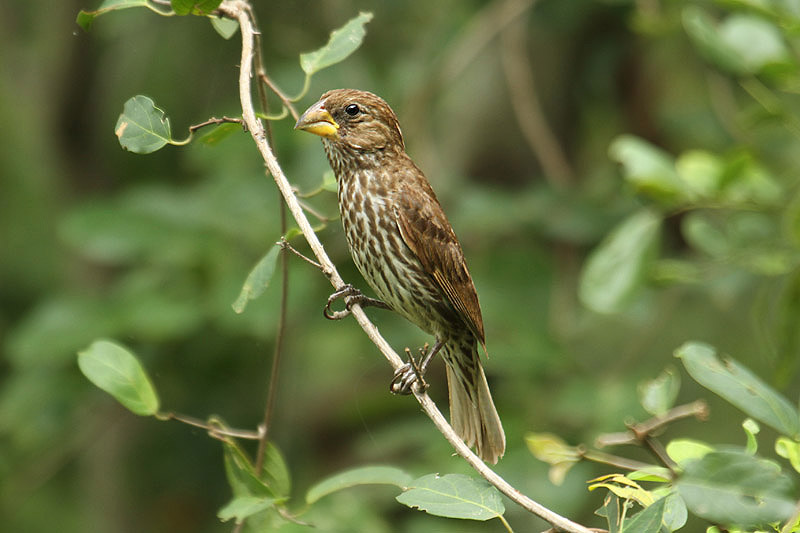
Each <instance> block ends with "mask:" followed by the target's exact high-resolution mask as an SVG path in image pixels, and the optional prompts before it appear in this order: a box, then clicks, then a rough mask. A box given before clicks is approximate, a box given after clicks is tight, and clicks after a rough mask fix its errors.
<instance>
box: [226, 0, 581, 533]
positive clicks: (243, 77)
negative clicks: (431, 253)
mask: <svg viewBox="0 0 800 533" xmlns="http://www.w3.org/2000/svg"><path fill="white" fill-rule="evenodd" d="M247 7H248V4H247V3H246V2H244V1H242V0H235V1H233V0H227V1H226V2H224V3H223V4H221V5H220V11H221V12H223V13H225V14H226V15H228V16H230V17H233V18H235V19H237V20H238V21H239V27H240V29H241V34H242V58H241V63H240V68H241V70H240V72H239V98H240V100H241V104H242V116H243V118H244V121H245V124H247V127H248V130H249V131H250V134H251V135H252V137H253V140H254V142H255V143H256V146H257V148H258V151H259V152H260V153H261V156H262V157H263V159H264V162H265V163H266V166H267V169H268V170H269V172H270V173H271V174H272V177H273V178H274V180H275V183H276V185H277V186H278V189H279V190H280V192H281V194H282V195H283V197H284V199H285V200H286V205H287V207H288V208H289V211H290V212H291V214H292V216H293V217H294V219H295V221H296V222H297V225H298V226H299V228H300V231H302V232H303V236H304V237H305V238H306V240H307V241H308V244H309V246H310V247H311V250H312V252H313V253H314V256H315V257H316V258H317V260H318V261H319V264H320V270H321V271H322V273H323V274H324V275H325V276H326V277H327V278H328V280H329V281H330V282H331V284H332V285H333V286H334V288H335V289H337V290H338V289H341V288H343V287H344V285H345V283H344V281H343V280H342V278H341V276H340V275H339V273H338V271H337V270H336V267H335V266H334V264H333V263H332V262H331V260H330V258H329V257H328V254H327V253H326V252H325V249H324V248H323V247H322V243H321V242H320V241H319V238H318V237H317V235H316V233H314V229H313V228H312V227H311V224H310V223H309V221H308V219H307V218H306V216H305V213H303V209H302V208H301V207H300V204H299V202H298V200H297V196H296V195H295V192H294V190H293V189H292V187H291V185H290V183H289V181H288V179H287V178H286V175H285V174H284V173H283V170H282V169H281V167H280V165H279V164H278V161H277V159H276V158H275V155H274V154H273V152H272V149H271V147H270V146H269V143H268V142H267V138H266V132H265V130H264V126H263V124H262V123H261V121H260V120H259V119H258V118H257V117H256V114H255V111H254V109H253V101H252V95H251V72H252V64H253V39H254V28H253V25H252V22H251V20H250V17H249V16H248V13H247ZM350 311H351V314H352V315H353V317H354V318H355V319H356V321H357V322H358V324H359V325H360V326H361V328H362V329H363V330H364V332H365V333H366V334H367V336H368V337H369V339H370V340H371V341H372V342H373V343H374V344H375V346H377V348H378V349H379V350H380V351H381V353H383V355H384V357H386V359H387V360H388V361H389V362H390V363H391V365H392V366H393V367H394V368H395V369H397V368H400V367H401V366H402V365H403V364H404V362H403V360H402V359H401V358H400V356H399V355H397V353H396V352H395V351H394V349H392V347H391V346H390V345H389V343H388V342H386V340H385V339H384V338H383V337H382V336H381V334H380V333H379V332H378V329H377V328H376V327H375V325H374V324H373V323H372V322H371V321H370V320H369V318H367V316H366V314H365V313H364V311H363V310H362V309H361V306H359V305H358V304H354V305H353V306H352V307H351V309H350ZM415 388H416V387H415ZM414 396H415V397H416V398H417V401H418V402H419V403H420V405H421V406H422V408H423V410H424V411H425V413H426V414H427V415H428V417H429V418H430V419H431V420H432V421H433V423H434V425H436V427H437V429H439V431H440V432H441V433H442V434H443V435H444V437H445V438H446V439H447V441H448V442H450V444H451V445H452V446H453V448H455V450H456V451H457V452H458V454H459V455H460V456H461V457H463V458H464V459H465V460H466V461H467V462H468V463H469V464H470V466H472V467H473V468H474V469H475V470H476V471H477V472H478V473H479V474H480V475H481V476H483V477H484V478H485V479H486V480H487V481H488V482H489V483H491V484H492V485H494V486H495V487H496V488H497V489H498V490H500V492H502V493H503V494H505V495H506V496H508V497H509V498H510V499H511V500H512V501H514V502H516V503H517V504H518V505H520V506H522V507H523V508H524V509H527V510H528V511H530V512H532V513H533V514H535V515H536V516H539V517H540V518H542V519H543V520H545V521H547V522H549V523H550V524H552V525H553V526H554V527H555V528H557V529H559V530H561V531H566V532H568V533H589V532H590V530H589V529H587V528H585V527H583V526H581V525H580V524H576V523H574V522H572V521H571V520H569V519H567V518H565V517H563V516H561V515H559V514H557V513H555V512H553V511H551V510H550V509H548V508H546V507H544V506H543V505H541V504H539V503H537V502H535V501H533V500H532V499H530V498H528V497H527V496H525V495H524V494H522V493H521V492H520V491H518V490H517V489H515V488H514V487H513V486H511V485H510V484H509V483H508V482H507V481H506V480H505V479H503V478H502V477H500V476H499V475H498V474H497V473H495V472H494V471H493V470H492V469H491V468H489V467H488V466H487V465H486V463H484V462H483V461H481V460H480V459H479V458H478V456H477V455H475V454H474V453H473V452H472V450H470V449H469V447H467V445H466V444H464V442H463V441H462V440H461V439H460V438H459V437H458V435H456V433H455V431H453V428H452V427H450V424H448V422H447V420H445V418H444V416H443V415H442V413H441V412H440V411H439V409H438V408H437V407H436V404H435V403H434V402H433V400H431V398H430V397H429V396H428V395H427V394H425V392H421V391H419V390H415V391H414Z"/></svg>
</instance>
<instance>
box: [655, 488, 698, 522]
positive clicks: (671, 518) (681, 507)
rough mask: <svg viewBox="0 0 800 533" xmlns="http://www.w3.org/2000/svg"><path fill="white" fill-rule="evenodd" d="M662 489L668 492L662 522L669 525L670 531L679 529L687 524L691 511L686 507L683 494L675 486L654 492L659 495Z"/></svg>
mask: <svg viewBox="0 0 800 533" xmlns="http://www.w3.org/2000/svg"><path fill="white" fill-rule="evenodd" d="M662 490H663V491H664V492H666V496H665V499H666V500H667V503H666V506H665V507H664V518H662V522H663V523H664V525H665V526H667V529H668V531H677V530H679V529H680V528H682V527H683V526H685V525H686V521H687V520H688V519H689V511H688V510H687V509H686V502H684V501H683V498H681V495H680V494H678V491H677V490H676V489H675V487H672V486H670V487H664V488H663V489H656V490H654V491H653V494H655V495H659V494H661V492H662Z"/></svg>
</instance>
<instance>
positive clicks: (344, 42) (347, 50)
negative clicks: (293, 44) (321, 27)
mask: <svg viewBox="0 0 800 533" xmlns="http://www.w3.org/2000/svg"><path fill="white" fill-rule="evenodd" d="M370 20H372V13H364V12H362V13H359V14H358V16H357V17H355V18H352V19H350V20H349V21H348V22H347V24H345V25H344V26H342V27H341V28H339V29H338V30H334V31H333V32H331V37H330V39H328V44H326V45H325V46H323V47H322V48H319V49H318V50H315V51H313V52H308V53H305V54H300V67H301V68H302V69H303V72H305V73H306V75H308V76H311V75H312V74H314V73H316V72H319V71H320V70H322V69H324V68H325V67H329V66H331V65H334V64H336V63H338V62H340V61H342V60H344V59H345V58H347V56H349V55H350V54H352V53H353V52H355V51H356V49H357V48H358V47H359V46H361V41H363V40H364V35H366V30H365V29H364V25H365V24H366V23H367V22H369V21H370Z"/></svg>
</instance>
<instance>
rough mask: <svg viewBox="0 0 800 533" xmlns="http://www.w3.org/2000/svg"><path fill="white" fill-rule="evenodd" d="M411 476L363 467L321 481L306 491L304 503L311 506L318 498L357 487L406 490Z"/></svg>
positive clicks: (387, 469) (384, 469)
mask: <svg viewBox="0 0 800 533" xmlns="http://www.w3.org/2000/svg"><path fill="white" fill-rule="evenodd" d="M410 483H411V476H410V475H408V474H407V473H405V472H403V471H402V470H400V469H399V468H395V467H392V466H363V467H360V468H354V469H352V470H345V471H344V472H340V473H338V474H335V475H333V476H331V477H329V478H326V479H323V480H322V481H320V482H319V483H317V484H316V485H314V486H313V487H311V488H310V489H309V490H308V493H307V494H306V503H308V504H309V505H310V504H313V503H314V502H316V501H317V500H319V499H320V498H322V497H324V496H327V495H328V494H331V493H333V492H336V491H340V490H342V489H347V488H350V487H355V486H358V485H396V486H398V487H400V488H406V487H407V486H408V485H409V484H410Z"/></svg>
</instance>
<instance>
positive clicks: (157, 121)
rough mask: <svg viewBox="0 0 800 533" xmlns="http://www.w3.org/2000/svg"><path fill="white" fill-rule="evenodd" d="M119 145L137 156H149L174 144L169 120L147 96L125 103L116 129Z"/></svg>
mask: <svg viewBox="0 0 800 533" xmlns="http://www.w3.org/2000/svg"><path fill="white" fill-rule="evenodd" d="M114 133H116V135H117V137H118V138H119V144H120V145H121V146H122V147H123V148H124V149H126V150H130V151H131V152H134V153H136V154H149V153H151V152H155V151H156V150H159V149H160V148H163V147H164V145H166V144H167V143H170V142H172V133H171V131H170V126H169V119H168V118H167V117H166V116H165V115H164V112H163V111H162V110H161V109H159V108H157V107H156V105H155V103H154V102H153V100H151V99H150V98H148V97H147V96H142V95H137V96H134V97H133V98H130V99H129V100H128V101H127V102H125V106H124V107H123V109H122V114H121V115H120V116H119V120H117V125H116V127H115V128H114Z"/></svg>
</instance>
